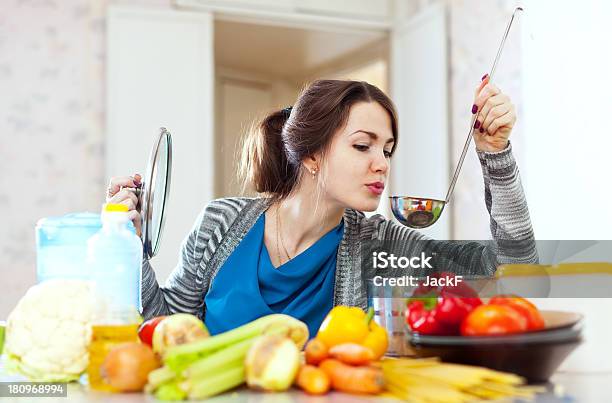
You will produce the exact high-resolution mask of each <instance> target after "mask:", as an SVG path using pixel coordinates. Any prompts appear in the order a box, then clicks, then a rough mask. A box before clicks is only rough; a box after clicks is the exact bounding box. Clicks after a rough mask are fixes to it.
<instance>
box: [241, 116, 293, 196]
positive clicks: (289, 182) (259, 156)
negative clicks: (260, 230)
mask: <svg viewBox="0 0 612 403" xmlns="http://www.w3.org/2000/svg"><path fill="white" fill-rule="evenodd" d="M290 112H291V109H290V108H286V109H283V110H278V111H275V112H273V113H271V114H270V115H268V116H266V117H265V118H264V119H263V120H262V121H261V123H259V125H257V126H256V127H253V128H252V129H251V130H250V131H249V133H248V134H247V138H246V141H245V143H244V147H243V149H242V157H241V164H240V174H241V176H242V177H243V178H244V179H245V182H244V184H245V187H246V186H247V185H248V184H251V185H252V186H253V187H254V188H255V191H256V192H257V193H264V194H267V195H268V196H270V197H273V198H276V199H282V198H284V197H286V196H288V195H289V193H291V190H292V189H293V187H294V186H295V183H296V182H297V179H298V174H299V166H296V165H295V164H292V163H290V162H289V161H288V160H287V153H286V151H285V146H284V144H283V136H282V132H283V126H284V125H285V123H286V122H287V120H288V118H289V116H290Z"/></svg>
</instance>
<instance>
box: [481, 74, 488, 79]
mask: <svg viewBox="0 0 612 403" xmlns="http://www.w3.org/2000/svg"><path fill="white" fill-rule="evenodd" d="M487 77H489V75H488V74H485V75H484V76H482V78H481V79H480V81H484V80H485V78H487Z"/></svg>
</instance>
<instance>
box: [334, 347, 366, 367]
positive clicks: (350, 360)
mask: <svg viewBox="0 0 612 403" xmlns="http://www.w3.org/2000/svg"><path fill="white" fill-rule="evenodd" d="M329 355H330V356H331V357H332V358H336V359H338V360H340V361H342V362H343V363H345V364H351V365H367V364H369V363H370V362H372V360H374V352H373V351H372V350H371V349H369V348H368V347H364V346H362V345H360V344H357V343H342V344H338V345H336V346H333V347H332V348H330V349H329Z"/></svg>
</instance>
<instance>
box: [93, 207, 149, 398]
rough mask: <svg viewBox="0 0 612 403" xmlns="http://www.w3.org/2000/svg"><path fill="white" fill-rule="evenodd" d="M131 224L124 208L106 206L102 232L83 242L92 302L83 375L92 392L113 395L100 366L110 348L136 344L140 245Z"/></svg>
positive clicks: (140, 263)
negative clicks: (85, 368)
mask: <svg viewBox="0 0 612 403" xmlns="http://www.w3.org/2000/svg"><path fill="white" fill-rule="evenodd" d="M131 224H132V223H131V221H130V220H129V218H128V208H127V206H125V205H122V204H107V205H105V206H104V209H103V213H102V229H101V230H100V231H99V232H98V233H96V234H95V235H94V236H92V237H91V238H90V239H89V240H88V242H87V262H88V265H89V268H90V272H91V279H92V281H93V289H94V292H93V295H94V298H95V302H94V313H95V314H94V321H93V326H92V333H93V335H92V341H91V344H90V347H89V367H88V370H87V375H88V382H89V387H90V388H92V389H96V390H105V391H111V392H112V391H113V389H112V388H111V387H110V386H109V385H107V384H105V383H104V382H103V379H102V377H101V374H100V366H101V365H102V363H103V362H104V359H105V358H106V355H107V354H108V352H109V351H110V350H111V349H112V348H113V347H114V346H116V345H117V344H120V343H123V342H130V341H137V340H138V327H139V325H140V323H141V322H142V317H141V316H140V314H139V311H140V273H141V265H142V242H141V241H140V238H139V237H138V236H137V235H136V234H135V232H134V229H133V225H131Z"/></svg>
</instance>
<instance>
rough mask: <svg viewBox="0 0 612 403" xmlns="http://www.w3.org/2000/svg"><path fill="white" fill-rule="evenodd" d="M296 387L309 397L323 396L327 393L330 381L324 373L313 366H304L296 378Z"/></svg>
mask: <svg viewBox="0 0 612 403" xmlns="http://www.w3.org/2000/svg"><path fill="white" fill-rule="evenodd" d="M296 383H297V385H298V386H299V387H300V388H302V389H303V390H304V392H306V393H309V394H311V395H324V394H325V393H327V392H328V391H329V387H330V383H331V381H330V379H329V376H328V375H327V373H326V372H325V371H323V370H322V369H320V368H317V367H315V366H314V365H304V366H302V368H300V372H298V376H297V382H296Z"/></svg>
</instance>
